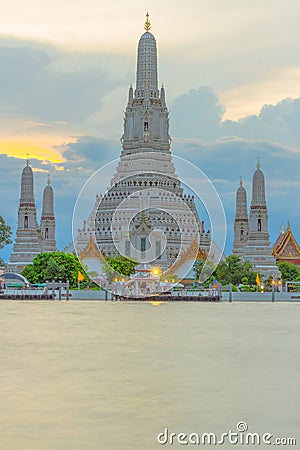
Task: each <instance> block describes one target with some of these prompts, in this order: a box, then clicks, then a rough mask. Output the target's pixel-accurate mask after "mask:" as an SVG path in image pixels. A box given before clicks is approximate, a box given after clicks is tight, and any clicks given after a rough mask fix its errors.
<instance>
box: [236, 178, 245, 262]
mask: <svg viewBox="0 0 300 450" xmlns="http://www.w3.org/2000/svg"><path fill="white" fill-rule="evenodd" d="M248 234H249V220H248V212H247V192H246V189H245V188H244V186H243V182H242V179H240V186H239V188H238V190H237V192H236V212H235V219H234V242H233V250H232V253H233V254H234V255H236V256H239V257H240V258H241V259H242V258H243V252H244V247H245V243H246V241H247V240H248Z"/></svg>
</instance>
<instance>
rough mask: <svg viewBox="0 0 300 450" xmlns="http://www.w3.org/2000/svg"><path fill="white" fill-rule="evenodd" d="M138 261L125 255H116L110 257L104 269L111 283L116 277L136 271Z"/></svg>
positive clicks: (127, 275)
mask: <svg viewBox="0 0 300 450" xmlns="http://www.w3.org/2000/svg"><path fill="white" fill-rule="evenodd" d="M136 265H137V262H136V261H133V260H132V259H129V258H125V256H121V255H119V256H116V257H115V258H109V259H108V260H107V263H106V264H105V265H104V266H103V271H104V273H105V274H106V277H107V280H108V282H109V283H112V282H113V280H114V278H119V277H120V276H121V277H123V276H124V277H129V276H130V275H131V274H133V273H134V269H135V266H136Z"/></svg>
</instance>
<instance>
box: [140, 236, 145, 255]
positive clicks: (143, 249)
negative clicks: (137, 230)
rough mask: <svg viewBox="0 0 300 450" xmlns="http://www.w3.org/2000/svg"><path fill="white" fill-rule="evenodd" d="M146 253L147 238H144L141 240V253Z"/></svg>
mask: <svg viewBox="0 0 300 450" xmlns="http://www.w3.org/2000/svg"><path fill="white" fill-rule="evenodd" d="M145 251H146V238H145V237H142V238H141V252H145Z"/></svg>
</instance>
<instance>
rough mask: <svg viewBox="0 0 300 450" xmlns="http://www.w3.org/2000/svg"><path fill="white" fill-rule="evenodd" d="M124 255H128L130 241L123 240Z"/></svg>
mask: <svg viewBox="0 0 300 450" xmlns="http://www.w3.org/2000/svg"><path fill="white" fill-rule="evenodd" d="M125 255H126V256H130V241H125Z"/></svg>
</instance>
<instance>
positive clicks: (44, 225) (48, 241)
mask: <svg viewBox="0 0 300 450" xmlns="http://www.w3.org/2000/svg"><path fill="white" fill-rule="evenodd" d="M41 240H42V248H43V251H44V252H55V251H56V241H55V216H54V194H53V188H52V186H51V182H50V175H48V183H47V186H46V187H45V189H44V192H43V209H42V217H41Z"/></svg>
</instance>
